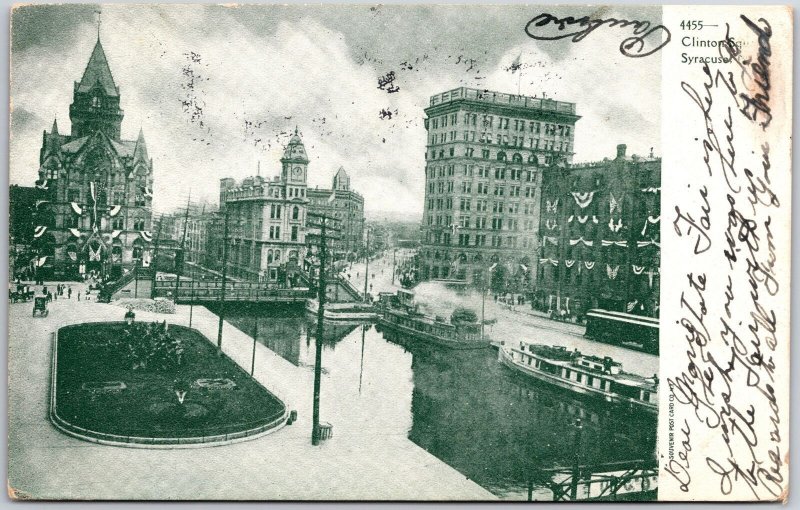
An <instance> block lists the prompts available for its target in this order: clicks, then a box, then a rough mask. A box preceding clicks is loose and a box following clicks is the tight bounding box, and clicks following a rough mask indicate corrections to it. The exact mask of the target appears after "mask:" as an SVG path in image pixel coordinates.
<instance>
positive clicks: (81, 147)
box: [33, 38, 153, 279]
mask: <svg viewBox="0 0 800 510" xmlns="http://www.w3.org/2000/svg"><path fill="white" fill-rule="evenodd" d="M123 116H124V113H123V111H122V109H120V90H119V87H117V86H116V84H115V83H114V78H113V76H112V74H111V69H110V68H109V65H108V61H107V59H106V55H105V52H104V50H103V46H102V44H101V43H100V40H99V38H98V40H97V43H96V44H95V47H94V50H93V51H92V54H91V57H90V58H89V62H88V64H87V65H86V69H85V70H84V73H83V76H82V78H81V80H80V81H79V82H75V84H74V87H73V101H72V104H71V105H70V108H69V117H70V121H71V131H70V134H61V133H60V132H59V129H58V124H57V123H56V122H55V121H54V122H53V127H52V129H51V130H50V132H49V133H48V132H46V131H45V132H44V134H43V136H42V148H41V151H40V156H39V162H40V167H39V179H38V181H37V182H36V188H37V192H38V196H37V200H36V203H37V204H38V206H37V207H36V220H35V221H36V226H35V227H34V229H35V230H34V234H33V235H34V240H33V248H34V250H35V251H36V253H37V257H38V261H37V271H38V272H39V276H40V277H44V278H58V279H60V278H76V277H79V276H80V275H81V274H84V273H87V272H95V273H98V274H101V275H103V276H108V277H111V278H116V277H118V276H119V275H121V274H122V272H123V269H124V268H130V267H132V266H133V265H134V264H137V263H143V264H145V265H146V264H147V263H148V261H149V257H150V246H151V242H152V234H151V232H150V228H151V222H152V207H151V203H152V189H153V162H152V159H150V157H149V156H148V154H147V145H146V143H145V139H144V135H143V133H142V131H141V130H140V131H139V136H138V137H137V139H136V140H123V139H122V138H121V126H122V118H123Z"/></svg>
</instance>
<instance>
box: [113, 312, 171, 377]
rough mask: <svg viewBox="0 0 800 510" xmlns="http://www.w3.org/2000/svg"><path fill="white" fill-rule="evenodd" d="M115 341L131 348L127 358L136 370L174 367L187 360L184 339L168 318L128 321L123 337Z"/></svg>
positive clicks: (116, 344) (120, 347)
mask: <svg viewBox="0 0 800 510" xmlns="http://www.w3.org/2000/svg"><path fill="white" fill-rule="evenodd" d="M114 344H115V345H113V347H114V348H118V349H121V350H124V349H127V352H124V354H125V359H126V360H127V362H128V364H129V366H130V368H131V369H132V370H172V369H175V368H177V367H179V366H180V365H181V363H182V362H183V352H184V346H183V341H181V340H180V339H179V338H176V337H173V336H172V335H171V334H170V333H169V330H168V328H167V322H166V321H164V322H163V323H158V322H151V323H141V322H134V323H133V324H130V325H126V326H125V329H124V334H123V338H122V339H121V341H120V342H114Z"/></svg>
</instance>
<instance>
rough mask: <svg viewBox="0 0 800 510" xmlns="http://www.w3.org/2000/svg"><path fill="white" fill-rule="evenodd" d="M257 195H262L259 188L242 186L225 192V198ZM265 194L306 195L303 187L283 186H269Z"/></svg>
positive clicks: (298, 196)
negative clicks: (242, 187)
mask: <svg viewBox="0 0 800 510" xmlns="http://www.w3.org/2000/svg"><path fill="white" fill-rule="evenodd" d="M253 196H257V197H260V196H262V192H261V189H260V188H244V189H239V188H235V189H231V190H227V191H226V192H225V198H226V199H230V200H233V199H236V198H249V197H253ZM266 196H268V197H272V198H287V197H288V198H305V196H306V189H305V188H293V187H287V188H284V187H283V186H270V187H269V188H268V189H267V194H266Z"/></svg>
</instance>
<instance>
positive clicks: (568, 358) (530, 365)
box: [498, 342, 658, 414]
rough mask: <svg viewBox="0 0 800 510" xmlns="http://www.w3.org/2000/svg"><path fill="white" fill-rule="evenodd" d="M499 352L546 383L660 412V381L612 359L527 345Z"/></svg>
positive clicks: (503, 360) (503, 347)
mask: <svg viewBox="0 0 800 510" xmlns="http://www.w3.org/2000/svg"><path fill="white" fill-rule="evenodd" d="M498 351H499V352H498V356H499V360H500V362H501V363H503V364H504V365H506V366H508V367H510V368H512V369H514V370H517V371H519V372H522V373H523V374H525V375H527V376H530V377H533V378H534V379H537V380H539V381H542V382H544V383H548V384H552V385H554V386H557V387H560V388H563V389H565V390H568V391H572V392H573V393H577V394H581V395H587V396H590V397H594V398H599V399H602V400H605V401H606V402H610V403H613V404H619V405H622V406H625V407H629V408H631V409H635V410H643V411H646V412H648V413H653V414H655V413H656V412H657V411H658V377H657V376H656V375H653V377H650V378H645V377H641V376H638V375H636V374H631V373H628V372H624V371H623V370H622V364H621V363H619V362H617V361H614V360H613V359H612V358H610V357H608V356H606V357H604V358H600V357H597V356H587V355H583V354H581V353H580V352H579V351H577V350H575V351H568V350H567V349H566V347H559V346H549V345H542V344H533V343H526V342H520V343H519V348H516V347H511V346H507V345H501V346H500V349H499V350H498Z"/></svg>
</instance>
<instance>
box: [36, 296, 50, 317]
mask: <svg viewBox="0 0 800 510" xmlns="http://www.w3.org/2000/svg"><path fill="white" fill-rule="evenodd" d="M36 312H39V316H40V317H47V314H48V313H50V312H49V311H48V310H47V296H36V297H35V298H33V314H32V315H33V317H36Z"/></svg>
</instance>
